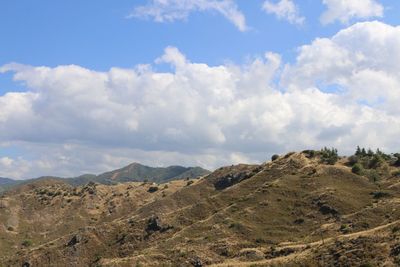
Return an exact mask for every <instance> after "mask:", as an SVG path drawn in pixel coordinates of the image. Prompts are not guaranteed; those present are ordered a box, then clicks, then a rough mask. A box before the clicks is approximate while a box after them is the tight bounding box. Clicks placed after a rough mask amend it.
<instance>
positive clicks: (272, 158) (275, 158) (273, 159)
mask: <svg viewBox="0 0 400 267" xmlns="http://www.w3.org/2000/svg"><path fill="white" fill-rule="evenodd" d="M278 158H279V155H277V154H275V155H273V156H272V157H271V160H272V161H275V160H277V159H278Z"/></svg>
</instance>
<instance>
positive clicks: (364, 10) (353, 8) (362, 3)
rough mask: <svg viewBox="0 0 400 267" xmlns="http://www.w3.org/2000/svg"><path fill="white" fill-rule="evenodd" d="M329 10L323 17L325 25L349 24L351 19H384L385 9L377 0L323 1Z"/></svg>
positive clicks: (322, 20)
mask: <svg viewBox="0 0 400 267" xmlns="http://www.w3.org/2000/svg"><path fill="white" fill-rule="evenodd" d="M322 2H323V4H324V5H325V6H326V7H327V10H326V11H325V12H324V13H323V14H322V16H321V22H322V23H323V24H329V23H333V22H335V21H336V20H338V21H339V22H341V23H344V24H346V23H348V22H349V21H350V20H351V19H366V18H371V17H382V16H383V12H384V7H383V6H382V5H381V4H380V3H379V2H378V1H376V0H322Z"/></svg>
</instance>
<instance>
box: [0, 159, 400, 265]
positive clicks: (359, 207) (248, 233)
mask: <svg viewBox="0 0 400 267" xmlns="http://www.w3.org/2000/svg"><path fill="white" fill-rule="evenodd" d="M326 155H328V156H326ZM382 155H383V154H382ZM331 159H332V155H331V154H329V153H325V152H322V153H319V152H318V153H314V152H313V151H305V152H302V153H289V154H287V155H284V156H280V157H276V158H274V161H271V162H266V163H264V164H261V165H245V164H240V165H236V166H229V167H223V168H220V169H218V170H216V171H215V172H213V173H211V174H209V175H207V176H205V177H203V178H201V179H196V180H189V181H185V180H179V181H171V182H168V183H165V184H159V185H155V184H151V183H143V182H131V183H124V184H118V185H100V184H96V183H89V184H87V185H85V186H79V187H72V186H71V185H68V184H65V183H60V182H58V181H49V182H48V183H47V184H38V185H33V186H31V187H26V188H23V189H22V190H20V191H18V192H16V191H14V192H8V193H7V194H6V195H4V196H2V197H1V199H0V251H2V252H3V254H2V255H1V257H0V266H2V265H5V266H197V267H198V266H398V265H399V264H400V244H399V240H400V209H399V203H400V177H399V174H400V171H399V167H398V165H397V163H396V162H395V158H388V157H387V158H385V157H384V156H381V155H380V154H378V153H377V154H374V155H371V156H369V155H363V154H360V155H358V156H357V158H354V157H349V158H335V160H333V161H332V160H331ZM377 159H378V160H377ZM398 160H400V159H398ZM356 165H357V166H358V167H359V168H360V171H357V169H358V168H355V166H356ZM118 173H120V172H118Z"/></svg>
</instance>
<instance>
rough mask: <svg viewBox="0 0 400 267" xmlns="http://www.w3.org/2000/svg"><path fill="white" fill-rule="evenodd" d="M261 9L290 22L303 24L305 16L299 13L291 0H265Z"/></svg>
mask: <svg viewBox="0 0 400 267" xmlns="http://www.w3.org/2000/svg"><path fill="white" fill-rule="evenodd" d="M262 8H263V10H264V11H265V12H267V13H269V14H275V16H277V17H278V18H279V19H283V20H287V21H288V22H290V23H292V24H299V25H301V24H303V23H304V21H305V18H304V17H303V16H301V15H300V12H299V9H298V7H297V6H296V4H295V3H294V2H293V1H292V0H280V1H279V2H271V1H269V0H267V1H265V2H264V4H263V7H262Z"/></svg>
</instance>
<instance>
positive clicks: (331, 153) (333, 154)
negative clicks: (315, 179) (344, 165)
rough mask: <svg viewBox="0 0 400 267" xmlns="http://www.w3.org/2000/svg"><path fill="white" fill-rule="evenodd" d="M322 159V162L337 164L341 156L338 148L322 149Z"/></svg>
mask: <svg viewBox="0 0 400 267" xmlns="http://www.w3.org/2000/svg"><path fill="white" fill-rule="evenodd" d="M320 153H321V161H322V163H325V164H329V165H335V163H336V162H337V161H338V159H339V156H338V151H337V149H336V148H331V149H329V148H326V147H325V148H323V149H321V152H320Z"/></svg>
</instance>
